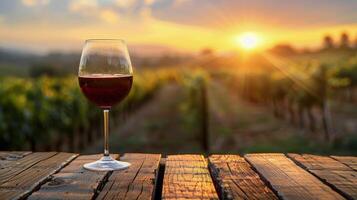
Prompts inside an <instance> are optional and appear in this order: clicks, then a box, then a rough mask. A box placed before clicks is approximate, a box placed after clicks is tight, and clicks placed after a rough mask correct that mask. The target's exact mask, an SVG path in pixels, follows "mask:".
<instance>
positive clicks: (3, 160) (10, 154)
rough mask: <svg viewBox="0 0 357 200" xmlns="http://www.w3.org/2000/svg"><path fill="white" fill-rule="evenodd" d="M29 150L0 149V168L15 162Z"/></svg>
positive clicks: (28, 152)
mask: <svg viewBox="0 0 357 200" xmlns="http://www.w3.org/2000/svg"><path fill="white" fill-rule="evenodd" d="M30 153H31V152H30V151H1V152H0V169H1V168H4V167H6V165H8V164H10V163H12V162H15V161H17V160H19V159H21V158H23V157H25V156H27V155H29V154H30Z"/></svg>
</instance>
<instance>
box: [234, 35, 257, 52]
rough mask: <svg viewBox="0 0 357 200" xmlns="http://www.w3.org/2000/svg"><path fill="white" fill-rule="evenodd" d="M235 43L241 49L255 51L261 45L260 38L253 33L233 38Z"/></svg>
mask: <svg viewBox="0 0 357 200" xmlns="http://www.w3.org/2000/svg"><path fill="white" fill-rule="evenodd" d="M235 42H236V43H237V44H238V45H239V46H240V47H242V48H243V49H246V50H250V49H255V48H256V47H258V46H259V44H260V43H261V38H260V37H259V35H257V34H256V33H254V32H245V33H243V34H241V35H238V36H237V37H236V38H235Z"/></svg>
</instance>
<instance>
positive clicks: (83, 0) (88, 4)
mask: <svg viewBox="0 0 357 200" xmlns="http://www.w3.org/2000/svg"><path fill="white" fill-rule="evenodd" d="M68 8H69V10H70V11H72V12H91V11H93V10H95V9H97V8H98V4H97V1H96V0H77V1H71V3H70V4H69V6H68Z"/></svg>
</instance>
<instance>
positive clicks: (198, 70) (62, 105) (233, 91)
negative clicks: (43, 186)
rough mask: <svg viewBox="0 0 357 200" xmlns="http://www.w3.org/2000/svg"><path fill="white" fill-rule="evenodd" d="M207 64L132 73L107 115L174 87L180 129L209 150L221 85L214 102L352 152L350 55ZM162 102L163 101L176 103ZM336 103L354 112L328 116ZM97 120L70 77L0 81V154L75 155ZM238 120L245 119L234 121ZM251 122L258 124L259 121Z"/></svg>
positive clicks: (90, 139)
mask: <svg viewBox="0 0 357 200" xmlns="http://www.w3.org/2000/svg"><path fill="white" fill-rule="evenodd" d="M205 59H206V60H209V59H207V58H205ZM210 59H211V62H207V61H206V60H205V62H201V61H200V62H197V63H195V64H194V66H193V65H192V64H190V65H188V66H187V68H183V69H182V68H175V67H171V68H157V69H155V71H149V70H141V71H138V72H137V73H135V76H134V84H133V87H132V90H131V92H130V94H129V96H128V97H127V98H126V99H125V101H124V102H122V103H121V104H120V106H117V107H115V108H114V109H113V110H112V112H111V116H112V117H113V121H116V119H117V118H120V116H122V115H129V117H130V115H131V113H134V112H135V110H137V109H140V108H141V106H145V104H146V102H148V101H150V100H151V98H152V97H153V96H155V95H156V94H157V92H158V91H160V90H161V89H162V88H163V87H165V86H166V85H169V84H174V85H177V86H178V87H180V88H182V92H183V94H182V96H183V97H184V98H183V99H182V100H180V104H179V105H178V106H179V111H180V112H181V115H182V116H183V117H182V121H181V122H180V123H181V124H182V126H184V128H185V129H186V130H187V132H188V133H192V135H193V136H192V137H193V138H195V140H196V141H198V143H199V146H200V148H201V149H202V151H203V152H209V151H212V146H215V143H216V141H212V140H213V139H212V138H214V134H216V133H212V131H210V130H211V129H210V128H212V126H219V125H220V124H217V123H213V125H212V123H211V124H210V119H211V118H210V117H211V115H214V114H212V113H211V110H212V108H211V107H212V99H211V98H212V97H210V95H209V94H211V93H210V92H211V89H212V87H216V86H214V85H217V83H219V85H223V86H224V87H225V88H226V89H227V92H226V93H225V94H224V95H227V96H220V97H219V98H223V99H225V98H228V96H230V95H233V96H238V97H239V98H241V99H242V100H244V101H246V102H249V103H251V104H252V105H257V106H258V105H259V106H263V107H265V110H266V113H267V115H270V116H271V117H273V118H276V119H278V120H281V121H284V122H287V123H289V124H290V125H291V126H292V127H294V128H295V129H297V130H304V131H305V132H308V133H315V134H309V135H314V136H316V135H317V136H318V137H320V139H321V140H323V141H326V142H327V143H334V142H336V141H340V143H341V141H343V142H346V141H347V143H348V144H347V145H350V146H353V144H354V143H353V142H354V141H355V140H356V139H355V138H356V135H353V132H354V130H355V129H354V128H353V127H352V131H351V130H347V129H346V128H345V127H344V125H343V123H344V121H343V120H344V119H345V118H346V119H348V120H351V119H352V120H353V119H354V118H355V117H354V116H356V115H355V114H356V112H357V111H356V107H355V105H356V101H357V98H356V83H357V56H356V55H354V54H351V53H350V54H342V55H336V54H333V55H330V54H328V53H326V54H321V55H314V56H310V57H309V56H306V55H300V56H296V57H293V58H289V59H283V58H281V57H278V56H275V55H272V54H262V55H257V56H255V57H253V58H252V59H250V61H244V62H243V61H239V62H238V61H234V60H235V59H236V58H231V60H233V62H228V61H227V59H226V60H225V62H223V63H222V62H221V61H220V60H219V59H217V58H216V59H215V58H210ZM212 60H213V61H212ZM237 60H238V59H237ZM212 63H213V64H212ZM210 65H213V66H210ZM217 65H221V66H222V67H219V68H217ZM220 87H221V86H220ZM221 90H222V89H221ZM165 98H167V99H166V100H165V101H168V99H170V98H176V97H175V96H167V97H165ZM219 98H217V97H216V99H218V100H219ZM340 105H344V107H346V106H345V105H351V108H352V109H351V110H350V112H349V114H348V115H347V116H344V117H342V118H339V116H338V117H336V115H335V114H336V113H334V111H335V110H336V107H337V109H338V107H339V106H340ZM226 106H228V107H229V106H230V107H229V108H228V110H229V109H233V107H232V106H233V105H226ZM342 107H343V106H342ZM342 107H341V108H340V109H342ZM101 115H102V114H101V112H100V110H99V109H98V108H97V107H96V106H94V105H92V104H90V103H89V102H88V101H87V100H86V99H85V98H84V96H83V95H82V93H81V92H80V89H79V86H78V83H77V77H76V76H72V75H70V76H66V77H48V76H40V77H38V78H29V77H27V78H18V77H2V78H1V79H0V120H1V123H0V148H1V149H7V150H10V149H14V150H15V149H16V150H20V149H31V150H68V151H81V150H82V149H84V148H85V147H86V146H88V145H90V144H92V143H95V142H96V140H97V139H98V138H101V126H100V124H101V123H99V121H98V120H99V119H101V118H102V116H101ZM240 115H244V113H238V114H237V116H234V118H235V117H238V118H239V117H240ZM168 117H170V116H168ZM335 119H336V120H335ZM226 120H228V119H226ZM229 120H231V119H229ZM256 123H257V126H258V125H259V122H256ZM340 124H342V125H340ZM352 125H354V124H352ZM177 126H180V125H179V124H177ZM221 131H222V130H221ZM223 132H224V131H223ZM226 132H227V131H226ZM228 132H229V131H228ZM248 132H249V131H248ZM232 134H233V133H232ZM234 134H236V133H234ZM222 137H223V136H222ZM238 137H239V136H238ZM308 137H310V136H308ZM350 138H352V139H351V140H350ZM315 139H316V138H315ZM317 140H319V139H317ZM213 151H215V149H213ZM352 151H354V150H353V149H352Z"/></svg>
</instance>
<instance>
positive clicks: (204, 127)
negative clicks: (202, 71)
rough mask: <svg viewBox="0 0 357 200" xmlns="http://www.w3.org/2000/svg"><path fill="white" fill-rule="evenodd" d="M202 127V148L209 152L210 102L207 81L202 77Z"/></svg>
mask: <svg viewBox="0 0 357 200" xmlns="http://www.w3.org/2000/svg"><path fill="white" fill-rule="evenodd" d="M199 83H200V116H201V120H200V123H201V124H200V126H201V127H200V129H201V136H202V138H201V142H202V148H203V150H204V152H205V153H207V154H208V153H209V151H210V149H209V133H208V102H207V91H206V81H205V80H204V78H201V79H200V82H199Z"/></svg>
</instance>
